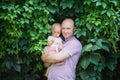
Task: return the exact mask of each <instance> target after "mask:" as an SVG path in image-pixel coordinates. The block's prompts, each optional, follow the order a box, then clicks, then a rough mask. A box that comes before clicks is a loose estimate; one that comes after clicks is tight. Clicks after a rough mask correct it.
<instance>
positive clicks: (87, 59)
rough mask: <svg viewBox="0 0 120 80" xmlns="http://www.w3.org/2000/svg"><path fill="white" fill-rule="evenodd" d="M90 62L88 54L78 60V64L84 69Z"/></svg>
mask: <svg viewBox="0 0 120 80" xmlns="http://www.w3.org/2000/svg"><path fill="white" fill-rule="evenodd" d="M89 64H90V58H89V57H88V56H86V57H84V58H82V59H81V60H80V65H81V67H82V68H83V69H86V68H87V67H88V66H89Z"/></svg>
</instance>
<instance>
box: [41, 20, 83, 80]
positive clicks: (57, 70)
mask: <svg viewBox="0 0 120 80" xmlns="http://www.w3.org/2000/svg"><path fill="white" fill-rule="evenodd" d="M74 31H75V26H74V21H73V20H72V19H70V18H67V19H65V20H63V22H62V35H63V37H64V41H63V49H62V50H61V51H60V52H58V53H47V54H44V55H42V57H41V59H42V60H43V62H44V63H51V64H52V65H51V67H50V71H49V74H48V80H75V76H76V75H75V71H76V65H77V62H78V60H79V57H80V54H81V50H82V45H81V43H80V42H79V40H77V39H76V38H75V37H74ZM49 54H50V55H49ZM60 61H63V62H64V64H63V65H56V64H55V63H57V62H60Z"/></svg>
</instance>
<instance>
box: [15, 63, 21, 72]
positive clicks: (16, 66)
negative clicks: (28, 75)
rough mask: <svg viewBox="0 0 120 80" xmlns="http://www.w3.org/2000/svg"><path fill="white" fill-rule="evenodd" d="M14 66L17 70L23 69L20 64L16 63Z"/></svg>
mask: <svg viewBox="0 0 120 80" xmlns="http://www.w3.org/2000/svg"><path fill="white" fill-rule="evenodd" d="M13 67H14V69H15V70H16V71H18V72H20V71H21V66H20V65H18V64H14V65H13Z"/></svg>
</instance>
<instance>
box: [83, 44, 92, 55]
mask: <svg viewBox="0 0 120 80" xmlns="http://www.w3.org/2000/svg"><path fill="white" fill-rule="evenodd" d="M92 46H93V45H92V44H91V43H89V44H87V45H85V46H84V47H83V49H82V53H83V52H89V51H91V50H92Z"/></svg>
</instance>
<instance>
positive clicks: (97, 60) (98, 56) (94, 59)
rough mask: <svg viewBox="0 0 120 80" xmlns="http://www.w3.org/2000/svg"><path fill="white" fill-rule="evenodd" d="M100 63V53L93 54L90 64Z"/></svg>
mask: <svg viewBox="0 0 120 80" xmlns="http://www.w3.org/2000/svg"><path fill="white" fill-rule="evenodd" d="M99 61H100V55H99V53H93V54H91V55H90V62H91V63H93V64H95V65H98V63H99Z"/></svg>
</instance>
